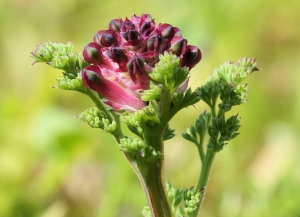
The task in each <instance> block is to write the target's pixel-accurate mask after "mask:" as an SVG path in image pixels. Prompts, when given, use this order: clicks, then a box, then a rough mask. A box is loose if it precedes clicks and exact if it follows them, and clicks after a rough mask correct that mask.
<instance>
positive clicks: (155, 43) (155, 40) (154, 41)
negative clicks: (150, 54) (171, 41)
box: [147, 35, 167, 53]
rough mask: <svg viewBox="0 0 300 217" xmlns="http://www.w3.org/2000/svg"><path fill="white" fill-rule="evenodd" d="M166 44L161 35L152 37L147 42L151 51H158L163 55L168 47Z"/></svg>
mask: <svg viewBox="0 0 300 217" xmlns="http://www.w3.org/2000/svg"><path fill="white" fill-rule="evenodd" d="M164 42H165V39H164V38H163V37H162V36H160V35H156V36H152V37H150V38H149V39H148V41H147V49H148V50H149V51H157V52H159V53H161V51H162V50H164V49H165V48H166V45H167V44H166V43H164Z"/></svg>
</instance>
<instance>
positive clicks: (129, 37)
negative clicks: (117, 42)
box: [123, 30, 139, 41]
mask: <svg viewBox="0 0 300 217" xmlns="http://www.w3.org/2000/svg"><path fill="white" fill-rule="evenodd" d="M123 37H124V38H125V39H126V41H135V40H137V39H138V38H139V33H138V32H137V31H135V30H129V31H126V32H125V33H124V34H123Z"/></svg>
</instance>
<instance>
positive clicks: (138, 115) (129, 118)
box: [121, 100, 160, 128]
mask: <svg viewBox="0 0 300 217" xmlns="http://www.w3.org/2000/svg"><path fill="white" fill-rule="evenodd" d="M121 120H122V121H123V122H124V123H126V124H127V125H130V126H131V127H134V128H138V127H141V126H143V125H144V124H146V125H151V126H153V125H155V124H158V123H160V119H159V118H158V105H157V102H156V101H155V100H153V101H150V102H149V105H147V106H145V107H144V108H143V109H141V110H139V111H136V112H131V113H129V112H128V113H124V115H123V116H122V119H121Z"/></svg>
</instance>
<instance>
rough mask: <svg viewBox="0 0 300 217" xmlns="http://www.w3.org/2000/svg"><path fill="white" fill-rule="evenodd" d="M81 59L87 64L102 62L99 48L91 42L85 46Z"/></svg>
mask: <svg viewBox="0 0 300 217" xmlns="http://www.w3.org/2000/svg"><path fill="white" fill-rule="evenodd" d="M83 58H84V60H85V61H87V62H88V63H93V64H101V63H102V62H103V55H102V50H101V46H100V45H99V44H96V43H93V42H91V43H89V44H87V45H86V46H85V47H84V49H83Z"/></svg>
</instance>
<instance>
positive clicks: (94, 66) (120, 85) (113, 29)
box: [81, 14, 201, 112]
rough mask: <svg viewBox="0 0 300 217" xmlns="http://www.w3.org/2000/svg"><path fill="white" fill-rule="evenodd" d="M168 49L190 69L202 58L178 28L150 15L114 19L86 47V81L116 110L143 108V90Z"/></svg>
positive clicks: (84, 74)
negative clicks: (159, 21) (160, 21)
mask: <svg viewBox="0 0 300 217" xmlns="http://www.w3.org/2000/svg"><path fill="white" fill-rule="evenodd" d="M165 52H168V53H171V54H173V55H176V56H177V57H178V58H179V67H183V68H187V69H188V70H190V69H192V68H193V67H194V66H195V65H196V64H197V63H198V62H199V61H200V60H201V52H200V50H199V49H198V48H197V47H195V46H191V45H187V40H186V39H185V38H183V37H182V35H181V31H180V29H178V28H177V27H173V26H172V25H170V24H159V25H157V26H156V25H155V22H154V20H153V19H152V17H151V16H150V15H148V14H143V15H142V16H136V15H133V16H132V17H131V19H128V18H126V19H125V20H124V21H123V20H122V19H120V18H119V19H114V20H112V21H111V22H110V23H109V27H108V29H107V30H101V31H99V32H97V33H96V35H95V36H94V39H93V42H91V43H89V44H87V45H86V46H85V48H84V50H83V58H84V60H85V61H86V62H88V63H89V65H88V66H87V67H85V68H84V69H83V70H82V74H81V75H82V80H83V83H84V85H85V86H87V87H88V88H91V89H93V90H94V91H96V92H97V93H98V94H99V95H100V96H101V97H103V98H104V99H105V101H104V102H105V103H106V104H107V105H109V106H110V107H112V108H113V109H114V110H127V111H130V112H133V111H137V110H140V109H142V108H143V107H145V106H146V102H144V101H143V100H142V99H141V93H142V92H143V91H144V90H148V89H149V88H150V81H151V77H150V76H149V73H151V72H152V70H153V68H154V67H155V64H156V63H158V62H159V55H162V54H164V53H165ZM186 83H187V81H186Z"/></svg>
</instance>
